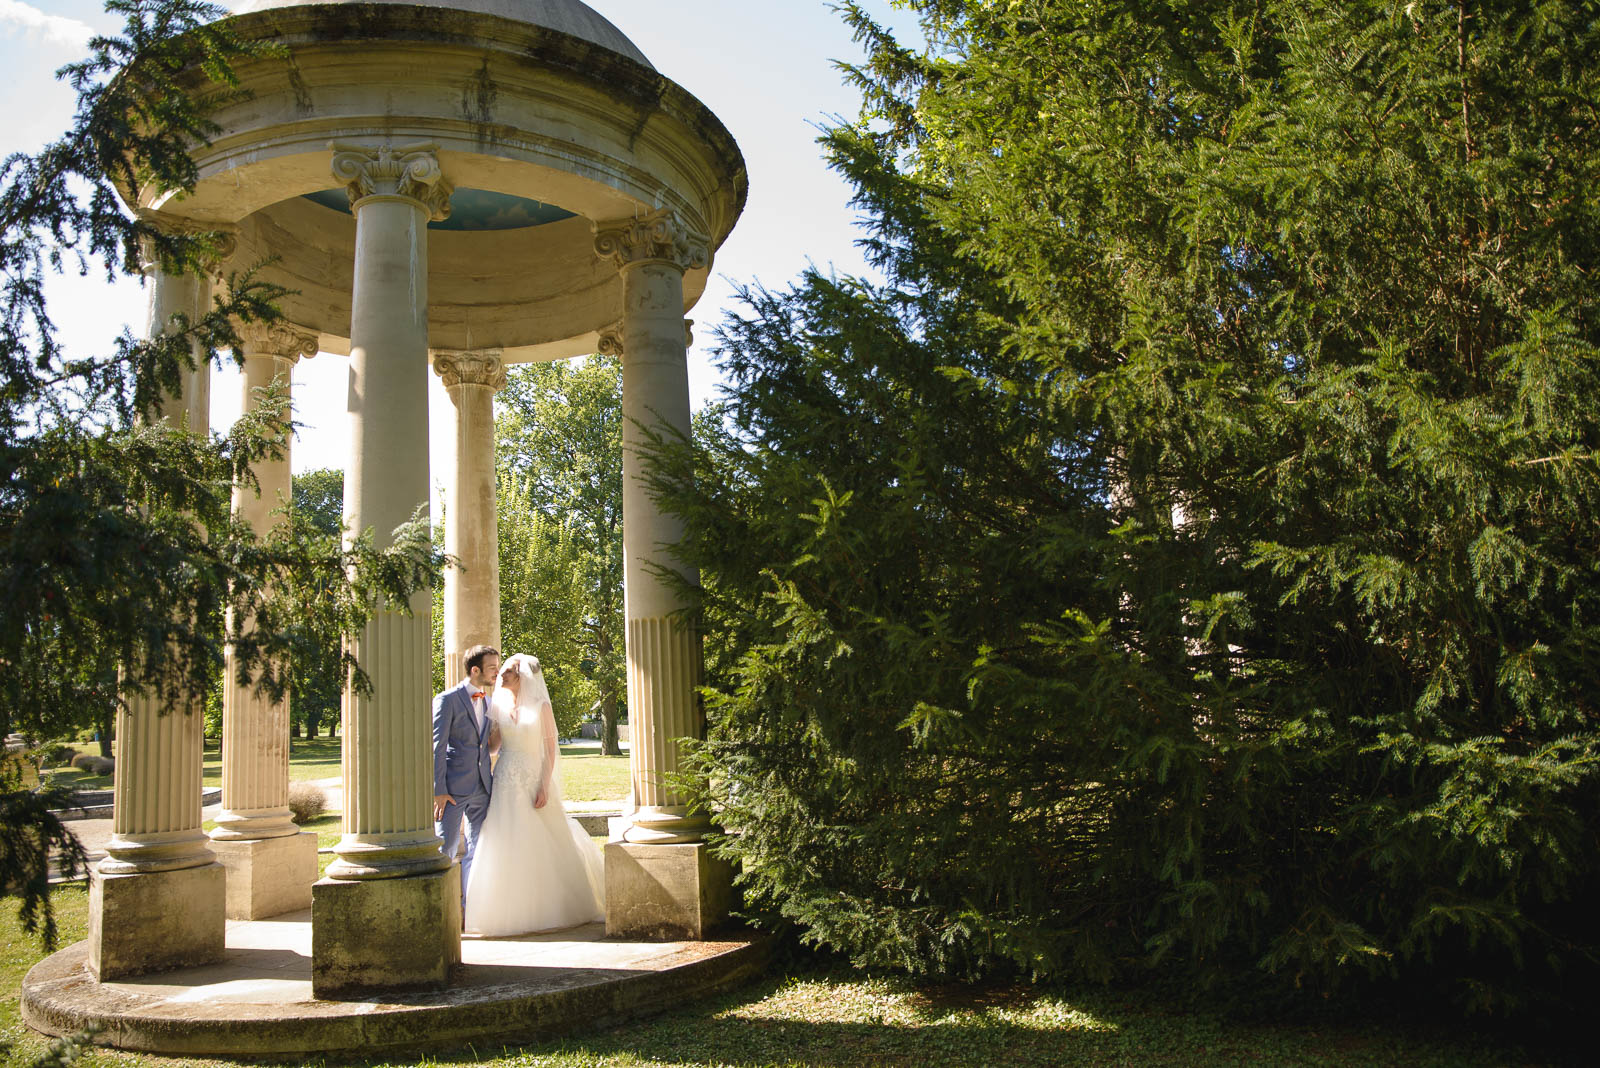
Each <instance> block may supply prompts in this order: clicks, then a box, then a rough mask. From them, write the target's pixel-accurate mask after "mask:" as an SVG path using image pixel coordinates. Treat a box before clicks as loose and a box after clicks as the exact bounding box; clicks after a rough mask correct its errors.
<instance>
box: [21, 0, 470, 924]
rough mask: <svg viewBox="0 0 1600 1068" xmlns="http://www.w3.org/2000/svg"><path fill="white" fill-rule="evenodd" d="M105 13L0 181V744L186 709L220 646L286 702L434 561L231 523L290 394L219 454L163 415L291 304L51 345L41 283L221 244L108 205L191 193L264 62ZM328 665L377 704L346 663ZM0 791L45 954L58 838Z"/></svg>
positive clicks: (425, 542) (230, 291)
mask: <svg viewBox="0 0 1600 1068" xmlns="http://www.w3.org/2000/svg"><path fill="white" fill-rule="evenodd" d="M106 6H107V9H108V10H109V11H112V12H115V13H118V14H121V15H122V16H123V17H124V28H123V32H122V33H121V34H120V35H118V36H113V37H96V38H94V39H93V40H92V41H91V42H90V44H89V49H90V56H89V58H88V59H86V60H84V61H82V62H80V63H76V64H72V65H70V66H68V67H65V68H63V69H62V71H61V72H60V74H61V76H62V77H65V78H66V79H68V80H69V81H70V82H71V84H72V85H73V87H74V88H75V89H76V90H77V92H78V110H77V113H76V115H75V118H74V121H73V125H72V128H71V129H70V130H68V131H67V132H66V134H65V135H63V136H62V137H61V138H60V139H59V140H57V141H55V142H53V143H51V144H50V145H47V146H46V147H45V148H44V149H43V150H42V151H41V152H39V153H37V154H35V155H22V154H19V155H13V156H11V157H9V158H8V159H6V160H5V161H4V163H3V164H0V372H3V375H0V399H3V404H0V736H3V735H6V734H8V733H10V732H11V731H13V730H20V731H23V732H25V733H26V734H29V735H31V736H33V737H36V738H51V737H57V736H59V735H61V734H63V733H65V732H69V731H73V730H76V729H78V728H80V727H85V726H94V725H97V724H100V723H103V722H105V721H107V720H108V719H109V717H110V713H111V712H112V711H113V710H115V709H116V708H117V707H119V703H120V702H123V701H125V699H126V698H127V697H129V696H130V695H134V694H145V695H149V696H152V697H154V698H155V699H156V700H157V702H158V703H159V704H160V705H161V706H163V707H165V708H187V707H190V706H192V705H193V703H194V697H195V696H196V695H203V694H206V693H209V692H210V691H211V690H212V688H213V686H214V683H215V680H216V679H217V676H218V674H219V672H220V671H221V670H222V665H223V662H224V649H225V648H227V647H229V646H231V647H232V649H233V651H234V653H235V656H236V660H237V664H238V670H239V675H240V681H241V682H242V683H245V684H253V685H257V686H259V687H260V688H261V689H262V690H263V691H264V692H266V693H268V694H270V695H271V696H273V697H275V698H276V697H279V696H281V695H282V694H283V693H284V692H285V690H286V688H287V687H288V686H289V684H290V674H291V671H290V670H289V667H290V665H292V664H294V663H295V662H297V661H299V660H302V659H307V658H314V657H325V656H326V655H328V654H329V651H330V650H338V649H340V648H341V645H340V635H341V634H348V633H356V632H358V631H359V630H360V629H361V627H362V626H363V625H364V624H365V622H366V620H367V619H368V618H369V617H370V615H371V614H372V612H373V611H374V609H375V608H378V607H382V606H390V607H393V608H394V609H396V610H402V611H404V610H407V609H406V604H407V602H408V599H409V595H410V593H411V592H412V591H414V590H416V589H419V588H426V587H427V586H428V585H429V584H430V583H431V582H432V581H433V579H434V577H435V576H437V574H438V573H439V570H440V567H441V566H442V559H441V557H440V554H438V553H437V552H435V551H434V549H433V547H432V545H431V543H430V541H429V536H428V531H427V526H426V523H425V522H423V521H419V520H413V521H412V522H411V523H409V524H407V525H406V526H404V527H402V528H400V529H399V530H398V531H396V532H395V536H394V538H393V541H392V544H390V546H389V548H387V549H384V550H383V551H381V552H380V551H376V550H374V548H373V545H374V542H373V536H372V535H373V532H371V531H363V532H356V535H355V536H353V537H351V538H350V539H349V540H350V542H351V544H350V545H349V546H345V545H342V544H341V543H340V539H339V538H337V537H329V536H327V535H325V534H323V533H321V532H319V531H317V530H316V529H315V527H314V525H313V524H311V523H309V522H308V521H307V520H306V519H304V518H303V517H302V518H297V519H294V520H293V521H292V522H290V523H288V524H285V525H282V526H281V527H279V528H277V529H275V530H274V532H273V533H272V534H270V535H269V536H266V537H262V538H258V537H256V535H255V534H254V533H253V532H252V531H251V529H250V528H249V527H248V526H247V525H245V524H243V523H241V522H240V521H238V520H237V519H236V517H235V516H234V515H233V514H232V513H231V493H232V488H233V486H234V485H235V484H236V483H238V484H243V485H246V486H252V487H253V486H254V485H255V482H254V479H253V477H252V476H251V474H250V470H251V466H252V465H253V464H254V463H255V462H256V461H258V460H261V459H263V458H265V457H268V456H275V455H278V454H280V452H281V449H282V447H283V443H284V442H285V441H286V440H287V437H288V435H289V434H290V433H291V431H292V423H291V421H290V412H289V409H288V405H287V404H286V402H285V398H284V395H283V391H282V390H281V389H273V390H268V391H267V392H266V393H265V394H264V395H263V396H262V397H261V398H260V400H261V403H260V404H258V405H256V406H255V407H254V408H253V409H252V410H251V411H250V412H248V413H247V414H246V415H245V416H244V417H242V418H241V419H240V420H239V421H238V422H237V423H236V424H235V425H234V427H233V428H232V430H230V431H229V433H228V434H226V435H225V436H220V437H219V436H214V435H211V434H209V433H204V432H200V433H193V432H191V428H187V427H177V426H172V425H170V424H168V423H165V422H162V421H159V420H158V419H157V418H156V416H157V414H158V413H159V412H160V410H161V406H162V403H163V401H164V400H165V399H166V398H168V397H171V396H175V395H177V394H178V393H179V391H180V389H181V384H182V381H183V378H184V376H185V375H186V374H188V373H189V372H191V371H192V370H193V369H195V368H196V367H197V366H198V364H199V362H200V361H207V362H213V363H220V361H221V360H223V359H226V358H235V359H237V358H239V356H240V349H239V345H240V341H239V337H238V334H237V332H236V331H237V327H238V325H239V324H242V323H251V322H263V321H272V320H274V319H275V318H276V317H277V315H278V313H277V310H276V308H275V306H274V303H273V302H274V301H275V300H276V298H277V297H278V296H280V295H281V291H280V290H278V289H276V288H275V287H272V286H270V285H266V284H264V283H262V282H261V281H259V280H257V279H256V278H255V277H254V276H253V275H252V274H251V273H250V272H248V271H245V272H241V273H238V274H235V275H233V276H232V277H230V278H228V279H227V280H226V285H224V286H222V287H219V290H220V293H221V295H219V296H217V297H216V298H215V299H214V300H213V301H212V304H211V306H210V307H209V308H207V309H206V310H205V311H204V312H203V313H202V314H200V315H198V316H195V317H188V316H178V317H175V318H174V321H173V322H171V323H168V324H165V327H166V329H165V330H164V332H161V333H159V334H157V336H155V337H154V338H150V339H146V340H136V339H134V338H133V337H131V336H129V335H127V334H124V336H122V337H121V338H118V339H116V340H115V342H114V343H113V344H112V345H110V346H109V350H108V351H107V352H104V353H96V354H90V355H83V354H74V353H68V352H66V351H64V350H63V348H62V346H61V345H60V343H59V341H58V340H57V335H56V328H55V323H54V321H53V320H52V319H51V317H50V313H49V309H48V307H47V302H46V296H45V278H46V276H47V275H48V274H49V273H51V272H57V271H61V270H64V269H76V270H79V271H82V272H87V271H89V270H92V269H93V270H103V271H105V272H106V274H107V276H108V277H115V276H117V275H119V274H134V275H137V274H139V273H140V271H141V268H142V267H143V266H144V265H145V264H147V263H149V264H152V265H154V266H156V267H158V268H159V269H160V270H161V271H163V272H166V273H168V274H177V275H181V274H198V273H201V272H203V271H204V270H206V264H207V262H208V261H214V260H215V258H216V256H217V254H218V253H219V252H220V251H221V250H222V236H221V235H220V234H216V233H206V232H200V233H189V232H183V231H176V230H173V229H170V228H165V229H164V228H161V227H159V226H157V225H156V222H157V221H158V220H154V219H151V218H146V217H142V216H135V215H133V214H131V213H130V212H129V211H128V209H127V207H126V206H125V204H124V201H123V198H122V196H121V193H122V192H125V191H130V190H135V189H141V188H149V187H152V186H154V187H156V188H159V189H163V190H171V191H174V192H180V193H181V192H182V191H184V190H188V189H192V187H193V184H194V181H195V178H196V173H195V168H194V164H193V162H192V160H191V158H190V156H189V151H190V149H191V148H192V147H193V146H194V145H195V144H197V143H199V142H203V141H204V140H205V139H206V138H207V137H209V136H210V135H211V134H212V133H214V127H213V125H212V124H211V122H210V121H209V119H208V118H207V114H208V113H209V109H210V108H211V107H212V106H213V105H214V104H215V103H216V102H217V101H218V100H221V99H227V98H230V97H234V96H236V95H237V94H238V92H239V90H238V89H237V88H236V86H235V82H234V79H233V76H232V64H233V63H234V62H236V61H238V60H240V59H242V58H244V57H247V56H255V55H261V54H263V52H264V50H265V46H262V45H260V44H258V43H253V42H248V41H242V40H240V39H238V38H237V37H235V36H234V35H233V34H232V33H231V32H230V31H229V29H228V24H227V22H226V20H222V21H218V20H219V19H221V18H222V16H223V15H225V14H226V12H225V11H224V10H223V9H221V8H218V7H216V6H213V5H210V4H205V3H197V2H195V0H109V2H108V3H107V5H106ZM235 621H249V625H248V626H243V627H241V626H238V625H235ZM335 655H342V656H344V663H343V665H342V668H341V670H342V671H343V672H346V673H348V675H349V677H350V678H351V679H352V680H353V682H354V684H355V685H356V686H358V687H360V688H367V687H368V685H369V684H368V680H367V678H366V676H365V675H364V674H363V673H362V672H361V670H360V665H359V664H357V663H355V661H354V660H353V659H352V658H350V657H349V655H348V653H344V654H338V653H335ZM163 714H165V713H163ZM0 790H3V791H4V793H5V797H4V799H3V800H0V807H3V808H4V809H5V810H6V811H7V812H8V813H11V814H12V815H13V816H14V817H15V818H17V819H18V820H20V821H22V822H21V823H19V825H18V828H17V833H16V834H15V835H12V834H10V833H9V831H8V835H7V846H6V851H5V853H4V856H3V859H4V862H5V868H4V869H3V870H0V883H3V884H6V885H8V886H10V885H15V886H17V887H20V893H21V901H20V907H21V909H22V915H23V919H24V925H25V928H26V929H27V930H29V931H33V930H34V929H35V928H36V927H38V926H42V929H43V932H44V934H45V936H46V939H47V940H48V939H49V937H50V936H51V934H52V932H53V928H52V927H51V925H50V912H49V898H48V896H47V895H46V894H45V893H44V890H43V878H42V875H41V874H40V873H42V872H43V871H44V870H45V852H46V851H48V850H49V849H52V848H56V847H58V846H63V845H65V843H64V842H63V841H62V840H61V839H62V835H63V834H65V832H64V831H63V830H62V829H61V827H60V825H59V823H56V822H54V819H53V817H48V807H49V806H48V805H47V804H45V801H47V800H51V799H50V798H45V797H44V796H43V795H35V796H34V797H32V798H27V797H22V796H14V795H16V794H17V793H18V792H19V791H22V790H23V787H22V786H21V784H20V783H18V782H13V781H10V780H8V781H7V782H6V783H4V784H3V786H0ZM56 800H58V799H56ZM47 817H48V818H47ZM24 824H26V825H27V826H24ZM80 855H81V854H78V853H77V852H75V850H74V849H73V848H70V847H69V848H68V856H69V858H70V857H75V856H80Z"/></svg>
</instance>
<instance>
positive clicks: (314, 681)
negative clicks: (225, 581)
mask: <svg viewBox="0 0 1600 1068" xmlns="http://www.w3.org/2000/svg"><path fill="white" fill-rule="evenodd" d="M292 492H293V494H294V509H293V521H294V522H296V523H300V524H303V531H304V536H305V537H307V538H322V539H326V541H325V542H324V547H325V549H331V548H333V546H334V544H335V543H336V542H337V541H338V539H339V538H340V537H342V536H343V533H344V472H343V471H341V470H339V469H337V468H328V467H324V468H319V469H317V470H315V471H304V472H301V473H300V474H298V475H295V476H294V479H293V490H292ZM338 648H339V646H338V644H337V643H334V644H330V645H326V646H323V647H322V648H320V649H317V650H314V651H311V652H308V653H305V654H302V655H301V656H299V657H298V658H297V659H296V660H295V662H294V666H293V669H292V671H293V685H292V686H291V687H290V690H289V702H290V705H289V717H290V722H291V724H293V725H294V727H303V728H304V729H305V734H306V737H307V738H315V737H316V736H317V731H318V730H319V729H320V728H321V726H322V723H323V721H324V720H326V721H327V722H328V724H329V726H328V734H329V735H330V736H331V735H332V734H333V729H334V726H335V725H336V724H338V722H339V716H340V707H341V701H342V699H343V694H344V679H343V678H342V676H341V675H340V672H339V655H338ZM294 727H291V729H294Z"/></svg>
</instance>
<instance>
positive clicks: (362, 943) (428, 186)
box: [312, 143, 461, 997]
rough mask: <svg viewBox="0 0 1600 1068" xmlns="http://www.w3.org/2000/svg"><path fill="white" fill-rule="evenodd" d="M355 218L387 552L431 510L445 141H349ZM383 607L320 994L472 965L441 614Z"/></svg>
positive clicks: (368, 650) (365, 645) (350, 511)
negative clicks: (443, 768)
mask: <svg viewBox="0 0 1600 1068" xmlns="http://www.w3.org/2000/svg"><path fill="white" fill-rule="evenodd" d="M331 147H332V149H333V152H334V156H333V173H334V176H335V177H336V178H337V179H338V180H339V181H341V182H344V183H345V184H346V186H347V188H348V191H349V195H350V207H351V211H352V212H353V213H354V214H355V219H356V249H355V271H354V290H353V292H352V294H351V321H350V385H349V394H348V405H347V407H348V412H349V421H350V454H349V459H348V461H347V463H346V466H345V521H346V525H347V526H348V527H349V529H350V530H351V532H352V534H359V533H361V532H363V531H368V530H370V531H372V533H373V535H374V538H375V542H376V544H377V545H378V546H379V547H380V548H381V547H383V546H385V545H387V544H388V543H389V542H390V541H391V540H392V532H393V531H394V529H395V527H397V526H399V525H400V524H402V523H404V522H405V521H407V520H409V519H410V518H411V517H412V515H413V513H415V512H416V511H417V509H418V508H419V507H420V508H422V509H424V510H425V509H426V508H427V504H428V492H429V490H428V229H427V227H428V222H429V221H430V220H432V219H443V218H445V217H446V215H447V214H448V211H449V197H450V185H449V183H448V182H446V181H445V179H444V176H443V173H442V172H441V170H440V167H439V161H438V157H437V149H436V146H434V145H431V144H412V145H404V146H391V145H382V146H376V147H372V146H366V145H353V144H339V143H336V144H334V145H333V146H331ZM410 610H411V614H410V615H409V616H407V615H403V614H401V613H400V612H396V611H390V610H386V609H380V610H379V611H378V612H377V614H376V615H375V616H374V617H373V619H372V620H371V622H370V623H368V624H367V626H366V627H365V629H364V630H363V631H362V633H360V634H358V635H354V636H353V637H352V638H351V639H350V641H351V643H352V645H353V647H354V648H353V652H354V653H355V656H356V658H357V659H358V661H359V662H360V663H361V665H362V667H363V668H364V669H365V670H366V672H367V674H368V675H369V676H370V678H371V680H372V685H373V692H372V693H371V694H368V695H363V694H361V693H358V692H356V691H355V690H354V689H353V688H352V687H350V686H348V685H347V686H346V687H345V693H344V701H343V705H344V710H343V718H344V729H343V735H344V745H343V772H344V826H343V834H342V835H341V837H340V840H339V844H338V845H337V846H336V847H335V852H336V853H337V859H335V860H334V861H333V863H332V864H330V865H329V866H328V869H327V873H326V877H325V878H324V879H323V880H321V881H319V882H318V883H317V884H316V886H315V888H314V890H313V905H312V989H313V991H314V993H316V995H317V996H318V997H330V996H339V995H341V994H344V993H348V992H352V991H359V990H378V989H385V988H393V987H404V986H440V985H443V983H444V982H445V978H446V974H447V971H448V968H449V966H450V965H451V964H452V963H455V962H457V961H459V959H460V926H461V921H460V894H461V890H460V882H459V877H458V876H457V873H456V870H455V869H454V868H453V867H452V866H451V861H450V860H449V859H448V858H447V857H445V855H444V853H443V851H442V849H441V845H442V843H441V842H440V840H439V838H438V837H437V836H436V835H435V834H434V829H433V809H432V804H433V782H432V731H431V726H430V723H429V709H430V706H431V700H432V692H431V691H432V686H431V682H432V675H433V672H432V670H431V667H430V660H431V656H432V648H431V646H432V641H431V637H432V635H431V631H432V624H431V615H432V597H431V595H430V593H429V592H428V591H427V590H419V591H418V592H417V593H416V594H414V595H413V596H412V598H411V602H410Z"/></svg>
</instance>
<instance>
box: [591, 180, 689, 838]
mask: <svg viewBox="0 0 1600 1068" xmlns="http://www.w3.org/2000/svg"><path fill="white" fill-rule="evenodd" d="M595 250H596V252H597V253H598V254H599V255H600V256H601V257H602V258H605V259H610V260H611V261H612V262H614V263H615V264H616V265H617V268H618V270H620V271H621V272H622V285H623V318H622V323H621V326H620V329H616V330H613V331H608V332H607V333H606V334H605V335H603V336H602V338H601V349H602V351H604V352H610V353H620V355H621V358H622V415H623V424H622V427H623V429H622V467H623V489H622V495H623V496H622V517H623V518H622V527H623V581H624V589H625V593H624V602H625V608H624V615H625V617H626V625H627V661H628V725H629V729H630V737H631V742H630V754H631V762H632V778H633V790H634V800H635V803H636V806H637V807H636V809H635V811H634V813H633V815H632V817H631V819H630V823H629V826H628V828H627V830H626V832H625V833H624V836H623V837H624V840H625V841H627V842H630V843H635V844H668V843H686V842H696V841H699V840H700V838H701V837H702V835H703V832H704V830H705V828H706V826H707V824H706V820H705V818H704V817H703V816H698V815H696V816H691V815H690V814H689V809H688V805H687V799H686V798H684V797H683V796H681V795H680V793H679V791H678V790H677V789H675V788H674V786H673V785H672V783H671V782H670V781H669V777H670V776H671V775H673V774H674V773H676V772H677V771H678V770H679V761H680V756H681V752H680V746H681V742H682V740H683V739H686V738H699V737H701V736H702V735H703V734H704V731H705V720H704V714H703V712H702V709H701V705H700V697H699V693H698V692H697V687H698V686H699V684H700V674H701V653H700V639H699V635H698V634H697V633H696V632H695V630H694V629H693V627H692V626H691V625H690V624H689V623H688V621H686V620H685V619H683V618H682V617H681V616H680V615H678V613H680V612H681V610H682V609H683V608H685V607H686V602H685V600H684V598H683V595H682V594H681V593H680V592H679V590H678V589H677V588H675V587H674V585H673V584H672V582H671V581H670V580H669V579H668V578H666V577H665V575H663V574H662V572H663V571H665V572H672V573H677V574H679V575H681V576H682V577H684V578H686V579H688V580H689V581H691V582H693V581H694V580H695V576H693V575H686V574H684V573H683V568H682V565H681V564H680V563H679V562H678V561H677V560H676V559H675V558H674V557H673V556H672V555H671V552H670V548H671V546H673V545H675V544H676V543H677V542H678V541H679V540H681V538H682V537H683V522H682V520H680V519H679V518H678V517H677V516H675V515H671V514H670V513H667V512H665V511H663V510H662V509H661V507H660V506H659V505H658V504H657V503H656V502H655V500H653V499H652V498H651V496H650V494H649V492H648V490H647V488H646V469H645V468H646V463H647V458H646V456H645V453H644V451H643V450H644V446H645V445H646V442H647V440H648V438H647V433H648V432H649V431H651V430H655V431H657V432H665V433H666V434H667V435H668V436H669V437H670V436H671V435H672V434H674V433H676V434H682V435H684V436H687V435H688V434H689V433H690V412H689V370H688V361H687V354H686V350H687V344H688V339H689V333H688V328H687V326H686V324H685V322H684V319H683V275H684V272H685V271H686V270H689V269H690V268H694V267H704V266H706V264H707V262H708V259H709V255H710V253H709V249H708V246H707V243H706V240H705V238H703V237H701V236H700V235H698V234H696V233H694V232H693V231H692V230H690V229H689V228H688V227H686V226H685V225H684V224H683V223H682V221H681V220H679V219H678V218H677V217H676V216H674V215H673V214H672V213H671V212H666V211H661V212H656V213H654V214H651V215H647V216H642V217H639V218H634V219H627V220H623V221H622V222H620V223H613V224H609V225H602V226H597V227H596V228H595Z"/></svg>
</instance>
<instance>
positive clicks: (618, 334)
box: [594, 325, 626, 356]
mask: <svg viewBox="0 0 1600 1068" xmlns="http://www.w3.org/2000/svg"><path fill="white" fill-rule="evenodd" d="M625 348H626V346H624V345H623V343H622V327H621V326H620V325H619V326H608V327H606V328H605V329H604V330H602V331H600V340H598V341H596V342H595V349H594V350H595V351H596V352H598V353H599V354H600V355H602V356H621V355H622V354H623V352H624V351H625Z"/></svg>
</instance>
